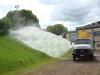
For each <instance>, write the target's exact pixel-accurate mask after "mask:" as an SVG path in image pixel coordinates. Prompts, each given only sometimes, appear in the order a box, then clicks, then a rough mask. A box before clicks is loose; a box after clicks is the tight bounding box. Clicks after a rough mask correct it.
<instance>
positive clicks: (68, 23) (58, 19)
mask: <svg viewBox="0 0 100 75" xmlns="http://www.w3.org/2000/svg"><path fill="white" fill-rule="evenodd" d="M16 5H19V10H20V9H28V10H32V12H33V14H35V15H36V16H37V18H38V19H39V22H40V26H41V28H43V29H45V28H46V27H47V26H49V25H54V24H59V23H60V24H63V25H64V26H65V27H67V28H68V30H70V31H72V30H75V27H78V26H84V25H87V24H90V23H93V22H96V21H99V20H100V0H0V18H2V17H4V16H5V15H6V14H7V12H8V11H11V10H16V9H15V6H16Z"/></svg>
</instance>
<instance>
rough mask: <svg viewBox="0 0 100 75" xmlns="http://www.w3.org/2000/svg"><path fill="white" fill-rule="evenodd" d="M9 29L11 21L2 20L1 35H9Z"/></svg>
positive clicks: (0, 21) (0, 23) (0, 25)
mask: <svg viewBox="0 0 100 75" xmlns="http://www.w3.org/2000/svg"><path fill="white" fill-rule="evenodd" d="M8 28H9V19H7V18H3V19H0V35H5V34H8Z"/></svg>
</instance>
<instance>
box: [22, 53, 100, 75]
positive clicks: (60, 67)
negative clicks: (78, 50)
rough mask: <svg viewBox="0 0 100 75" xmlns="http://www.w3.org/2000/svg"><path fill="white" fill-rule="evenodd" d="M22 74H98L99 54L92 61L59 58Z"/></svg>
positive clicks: (99, 74) (99, 73) (99, 72)
mask: <svg viewBox="0 0 100 75" xmlns="http://www.w3.org/2000/svg"><path fill="white" fill-rule="evenodd" d="M22 75H100V56H98V55H97V54H95V60H94V61H77V62H74V61H72V60H66V59H64V60H61V61H58V62H56V63H53V64H49V65H45V66H43V67H41V68H40V69H38V70H35V71H32V72H28V73H24V74H22Z"/></svg>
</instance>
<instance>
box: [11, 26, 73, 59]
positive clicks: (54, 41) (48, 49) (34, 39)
mask: <svg viewBox="0 0 100 75" xmlns="http://www.w3.org/2000/svg"><path fill="white" fill-rule="evenodd" d="M10 33H11V36H13V37H14V38H16V39H18V40H20V41H21V42H23V43H24V44H26V45H27V46H29V47H31V48H34V49H36V50H39V51H42V52H44V53H46V54H48V55H50V56H52V57H59V56H61V55H63V54H64V53H65V52H67V51H68V50H69V49H70V48H71V44H70V42H69V41H68V40H66V39H64V38H62V37H60V36H56V35H54V34H52V33H49V32H46V31H43V30H40V29H37V28H35V27H33V26H28V27H23V28H21V29H18V30H15V31H14V30H12V31H10Z"/></svg>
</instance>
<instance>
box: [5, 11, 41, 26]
mask: <svg viewBox="0 0 100 75" xmlns="http://www.w3.org/2000/svg"><path fill="white" fill-rule="evenodd" d="M6 18H8V19H9V20H10V25H11V27H16V28H17V27H21V26H27V25H34V26H37V27H40V26H39V20H38V18H37V17H36V15H34V14H33V13H32V11H31V10H25V9H23V10H17V11H9V12H8V13H7V15H6ZM34 23H36V24H34Z"/></svg>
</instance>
